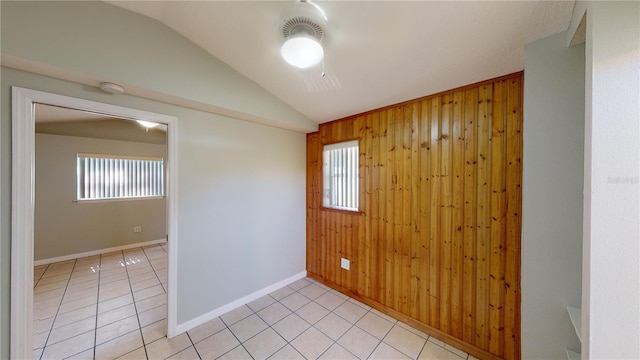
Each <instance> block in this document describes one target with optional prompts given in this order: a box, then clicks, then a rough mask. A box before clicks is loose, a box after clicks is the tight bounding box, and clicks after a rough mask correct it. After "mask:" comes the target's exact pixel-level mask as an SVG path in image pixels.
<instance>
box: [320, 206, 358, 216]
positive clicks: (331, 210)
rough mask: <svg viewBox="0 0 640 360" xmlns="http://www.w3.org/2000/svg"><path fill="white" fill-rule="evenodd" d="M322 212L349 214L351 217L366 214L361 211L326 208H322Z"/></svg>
mask: <svg viewBox="0 0 640 360" xmlns="http://www.w3.org/2000/svg"><path fill="white" fill-rule="evenodd" d="M320 210H321V211H330V212H337V213H341V214H349V215H362V214H364V212H362V211H360V210H357V211H356V210H345V209H334V208H330V207H325V206H321V207H320Z"/></svg>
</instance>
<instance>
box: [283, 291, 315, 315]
mask: <svg viewBox="0 0 640 360" xmlns="http://www.w3.org/2000/svg"><path fill="white" fill-rule="evenodd" d="M309 302H311V300H309V299H308V298H306V297H304V296H303V295H300V294H299V293H297V292H296V293H293V294H291V295H289V296H287V297H285V298H283V299H280V303H281V304H282V305H284V306H286V307H287V308H288V309H289V310H291V311H296V310H298V309H300V308H301V307H303V306H305V305H307V304H308V303H309Z"/></svg>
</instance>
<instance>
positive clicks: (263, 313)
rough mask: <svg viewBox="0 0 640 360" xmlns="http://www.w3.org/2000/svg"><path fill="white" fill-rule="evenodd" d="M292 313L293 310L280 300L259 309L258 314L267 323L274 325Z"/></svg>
mask: <svg viewBox="0 0 640 360" xmlns="http://www.w3.org/2000/svg"><path fill="white" fill-rule="evenodd" d="M289 314H291V311H290V310H289V309H287V308H286V307H284V305H282V304H280V303H279V302H277V303H273V304H271V305H269V306H267V307H266V308H264V309H262V310H260V311H258V316H260V318H262V320H264V321H265V322H266V323H267V324H269V325H273V324H275V323H276V322H278V321H280V320H282V319H284V318H285V317H286V316H288V315H289Z"/></svg>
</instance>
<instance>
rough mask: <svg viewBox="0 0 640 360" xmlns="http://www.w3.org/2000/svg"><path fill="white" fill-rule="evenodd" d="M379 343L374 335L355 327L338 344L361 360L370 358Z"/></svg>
mask: <svg viewBox="0 0 640 360" xmlns="http://www.w3.org/2000/svg"><path fill="white" fill-rule="evenodd" d="M354 306H356V305H354ZM379 343H380V340H378V339H376V338H375V337H374V336H373V335H371V334H369V333H367V332H366V331H364V330H361V329H360V328H358V327H355V326H354V327H352V328H351V329H349V331H347V332H346V333H345V334H344V335H343V336H342V337H341V338H340V339H339V340H338V344H340V345H342V347H344V348H345V349H347V350H349V351H350V352H351V353H352V354H354V355H355V356H357V357H359V358H361V359H366V358H368V357H369V355H371V353H372V352H373V350H374V349H375V348H376V346H378V344H379Z"/></svg>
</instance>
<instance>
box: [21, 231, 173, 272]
mask: <svg viewBox="0 0 640 360" xmlns="http://www.w3.org/2000/svg"><path fill="white" fill-rule="evenodd" d="M166 241H167V239H166V238H164V239H158V240H151V241H145V242H140V243H135V244H128V245H121V246H116V247H111V248H107V249H100V250H93V251H87V252H83V253H78V254H71V255H65V256H58V257H54V258H50V259H43V260H36V261H34V262H33V266H38V265H46V264H51V263H55V262H60V261H67V260H72V259H77V258H81V257H87V256H94V255H100V254H106V253H110V252H113V251H121V250H127V249H133V248H137V247H144V246H151V245H156V244H162V243H164V242H166Z"/></svg>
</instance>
